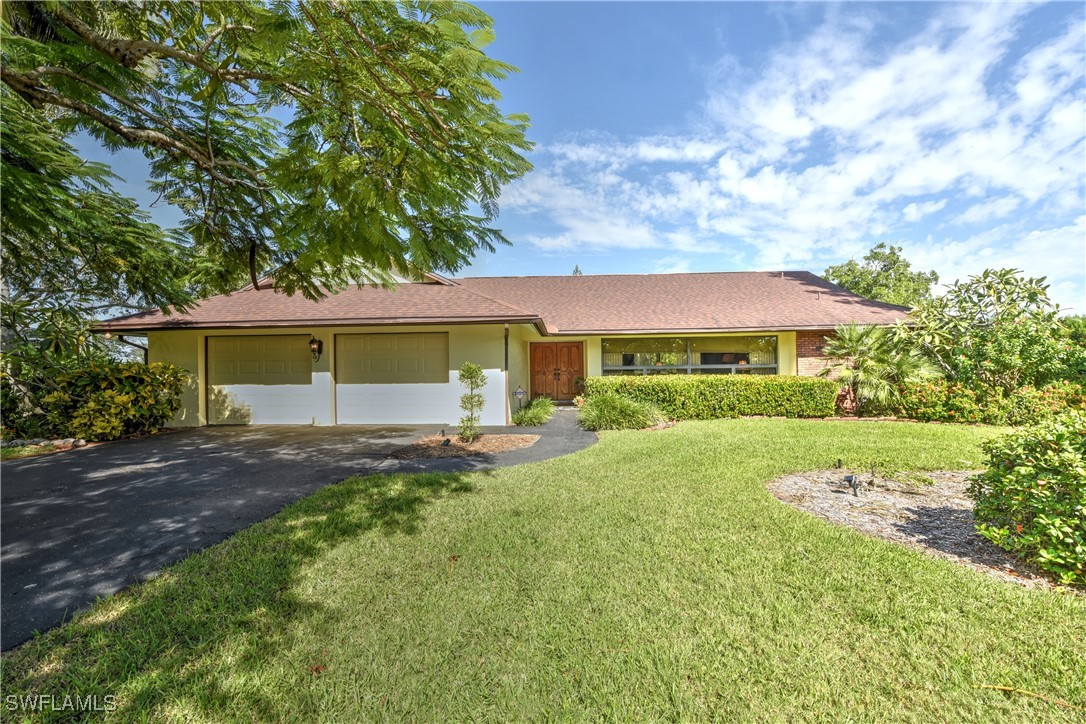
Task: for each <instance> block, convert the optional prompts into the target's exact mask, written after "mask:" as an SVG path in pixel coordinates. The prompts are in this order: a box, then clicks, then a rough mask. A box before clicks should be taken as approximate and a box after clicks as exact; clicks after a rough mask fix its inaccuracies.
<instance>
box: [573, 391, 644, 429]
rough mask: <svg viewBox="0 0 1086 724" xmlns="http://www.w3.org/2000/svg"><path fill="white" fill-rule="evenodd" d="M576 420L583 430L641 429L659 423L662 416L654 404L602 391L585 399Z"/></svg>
mask: <svg viewBox="0 0 1086 724" xmlns="http://www.w3.org/2000/svg"><path fill="white" fill-rule="evenodd" d="M578 420H579V421H580V423H581V427H583V428H584V429H585V430H643V429H645V428H646V427H652V426H653V425H658V424H660V423H661V422H663V421H664V416H663V414H662V413H661V412H660V410H659V409H657V408H656V406H655V405H650V404H649V403H647V402H640V401H638V400H633V399H630V398H629V397H626V396H624V395H616V394H613V393H603V394H595V395H592V396H591V397H589V398H588V399H587V400H586V401H585V403H584V405H582V406H581V411H580V413H579V417H578Z"/></svg>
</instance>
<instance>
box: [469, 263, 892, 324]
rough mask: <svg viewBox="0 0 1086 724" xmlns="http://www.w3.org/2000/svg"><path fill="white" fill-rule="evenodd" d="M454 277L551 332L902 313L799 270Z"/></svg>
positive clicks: (877, 319) (862, 318) (829, 320)
mask: <svg viewBox="0 0 1086 724" xmlns="http://www.w3.org/2000/svg"><path fill="white" fill-rule="evenodd" d="M457 281H458V283H459V284H460V286H461V287H463V288H465V289H470V290H472V291H475V292H480V293H482V294H485V295H487V296H488V297H490V298H492V299H500V300H502V301H503V302H505V303H507V304H512V305H514V306H516V307H519V308H521V309H528V310H531V311H532V312H534V313H536V314H538V315H539V316H540V317H542V318H543V321H544V323H545V324H546V327H547V330H548V332H551V333H553V334H573V333H578V332H579V333H585V332H603V333H608V332H624V333H630V332H672V331H676V332H677V331H687V332H690V331H700V330H721V331H725V330H727V331H742V330H761V329H764V330H781V329H830V328H833V327H834V326H836V325H838V324H846V323H848V322H861V323H867V324H892V323H894V322H895V321H896V320H898V319H901V318H903V317H904V316H905V315H906V314H907V312H908V308H906V307H899V306H896V305H893V304H885V303H883V302H875V301H872V300H870V299H864V298H863V297H861V296H858V295H856V294H853V293H852V292H849V291H848V290H846V289H843V288H842V287H839V286H837V285H836V284H831V283H830V282H828V281H826V280H825V279H822V278H821V277H818V276H815V275H814V274H811V273H810V272H805V271H791V272H710V273H701V274H603V275H598V276H561V277H469V278H466V279H458V280H457Z"/></svg>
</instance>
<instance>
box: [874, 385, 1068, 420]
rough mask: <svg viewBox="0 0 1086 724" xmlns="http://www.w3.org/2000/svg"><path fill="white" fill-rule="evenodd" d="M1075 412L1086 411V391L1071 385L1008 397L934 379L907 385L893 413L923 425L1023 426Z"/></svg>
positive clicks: (1027, 389) (1024, 390)
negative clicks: (943, 423) (944, 423)
mask: <svg viewBox="0 0 1086 724" xmlns="http://www.w3.org/2000/svg"><path fill="white" fill-rule="evenodd" d="M1074 409H1086V390H1084V389H1083V387H1082V386H1081V385H1076V384H1074V383H1071V382H1056V383H1053V384H1051V385H1047V386H1045V387H1041V388H1034V387H1023V388H1021V389H1019V390H1016V391H1015V392H1013V393H1011V394H1010V395H1009V396H1008V395H1004V393H1003V391H1002V390H999V389H994V390H984V389H975V388H973V387H969V386H966V385H963V384H960V383H957V382H949V381H947V380H941V379H933V380H925V381H922V382H915V383H911V384H906V385H903V386H902V388H901V390H900V393H899V395H898V401H897V403H896V404H895V405H894V406H893V407H892V408H891V411H892V412H893V413H894V414H895V415H897V416H899V417H906V418H909V419H911V420H920V421H921V422H967V423H983V424H987V425H1022V424H1028V423H1034V422H1040V421H1042V420H1045V419H1048V418H1050V417H1053V416H1054V415H1057V414H1060V413H1063V412H1067V411H1069V410H1074Z"/></svg>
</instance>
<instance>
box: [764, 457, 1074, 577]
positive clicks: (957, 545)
mask: <svg viewBox="0 0 1086 724" xmlns="http://www.w3.org/2000/svg"><path fill="white" fill-rule="evenodd" d="M847 472H853V471H850V470H819V471H815V472H810V473H800V474H796V475H786V476H784V477H782V478H778V479H776V480H774V481H772V482H770V483H769V485H768V487H769V491H770V492H771V493H773V495H775V496H776V497H777V498H778V499H779V500H782V501H783V502H785V503H788V504H789V505H792V506H794V507H796V508H799V509H800V510H803V511H806V512H808V513H811V514H813V515H817V516H818V517H820V518H824V519H825V520H828V521H830V522H832V523H837V524H840V525H847V526H849V527H851V528H855V529H856V530H858V531H860V532H861V533H865V534H867V535H870V536H874V537H876V538H882V539H883V540H888V541H893V542H894V543H900V544H901V545H904V546H908V547H909V548H913V549H916V550H920V551H923V552H925V553H928V554H930V555H934V556H938V557H940V558H945V559H947V560H951V561H954V562H955V563H959V564H961V565H965V566H969V567H970V568H972V569H974V570H977V571H981V572H982V573H986V574H988V575H990V576H994V577H996V578H999V579H1001V580H1004V581H1010V582H1013V583H1017V584H1019V585H1022V586H1028V587H1031V588H1057V589H1060V590H1064V591H1071V590H1073V589H1070V588H1068V587H1066V586H1060V585H1059V584H1057V583H1055V582H1053V581H1051V580H1050V579H1048V578H1046V577H1045V576H1044V574H1043V572H1041V571H1040V570H1039V569H1037V568H1035V567H1034V566H1031V565H1030V564H1028V563H1025V562H1023V561H1021V560H1019V559H1018V558H1015V557H1014V556H1012V555H1011V554H1010V553H1008V552H1006V551H1004V550H1003V549H1001V548H999V547H997V546H996V545H994V544H993V543H991V542H989V541H988V540H986V539H985V538H982V537H981V536H980V535H978V534H977V532H976V530H975V529H974V527H973V502H972V501H971V500H970V499H969V498H968V496H966V494H965V491H966V488H967V486H968V479H969V477H970V476H972V475H974V474H975V473H974V472H970V471H944V470H940V471H935V472H927V473H923V475H924V476H926V478H928V479H930V481H931V484H926V481H917V480H910V479H907V478H902V479H893V478H883V477H878V476H876V477H875V478H874V483H873V484H872V482H871V481H872V477H871V474H870V473H867V472H860V473H858V475H859V479H860V481H861V482H862V485H861V487H860V490H859V494H858V495H856V496H854V495H853V492H852V489H851V488H850V487H849V486H848V485H846V484H845V483H844V474H845V473H847Z"/></svg>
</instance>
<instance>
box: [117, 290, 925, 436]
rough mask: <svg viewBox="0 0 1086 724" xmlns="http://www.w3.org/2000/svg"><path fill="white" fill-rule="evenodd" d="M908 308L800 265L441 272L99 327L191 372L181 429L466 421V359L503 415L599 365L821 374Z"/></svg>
mask: <svg viewBox="0 0 1086 724" xmlns="http://www.w3.org/2000/svg"><path fill="white" fill-rule="evenodd" d="M907 312H908V310H907V309H906V308H905V307H899V306H895V305H892V304H885V303H882V302H876V301H872V300H869V299H864V298H863V297H860V296H857V295H856V294H853V293H851V292H849V291H847V290H845V289H843V288H841V287H839V286H836V285H834V284H831V283H830V282H828V281H826V280H824V279H821V278H820V277H817V276H815V275H814V274H811V273H809V272H802V271H799V272H797V271H786V272H721V273H700V274H698V273H696V274H630V275H599V276H549V277H548V276H534V277H474V278H462V279H447V278H444V277H441V276H438V275H434V274H430V275H426V276H425V278H423V279H422V280H421V281H416V282H409V281H402V283H400V284H399V285H398V286H397V287H396V288H395V289H386V288H380V287H374V286H351V287H348V288H347V289H345V290H343V291H340V292H337V293H334V294H329V295H328V296H327V297H325V298H324V299H321V300H320V301H312V300H308V299H305V298H304V297H302V296H300V295H299V296H287V295H285V294H281V293H279V292H276V291H274V290H273V289H270V288H260V289H256V288H253V287H251V286H250V287H247V288H245V289H243V290H241V291H238V292H235V293H233V294H224V295H220V296H216V297H211V298H210V299H206V300H204V301H202V302H201V303H200V304H199V305H197V306H196V307H195V308H193V309H192V310H191V311H189V312H188V313H184V314H179V313H174V314H163V313H161V312H159V311H153V312H143V313H139V314H132V315H129V316H125V317H119V318H116V319H112V320H109V321H106V322H102V323H100V324H99V325H98V326H97V328H96V329H97V331H99V332H102V333H110V334H114V335H126V334H140V335H146V336H147V340H148V360H149V361H151V362H170V363H173V364H175V365H177V366H179V367H182V368H184V369H186V370H188V371H189V373H190V375H191V376H190V381H189V385H188V387H187V388H186V390H185V392H184V396H183V407H182V409H181V411H180V412H179V413H178V416H177V419H175V420H174V421H173V424H175V425H179V426H195V425H218V424H246V423H253V424H314V425H336V424H340V425H342V424H371V423H379V424H392V423H440V424H455V421H456V420H457V419H459V417H460V415H461V412H460V409H459V399H460V395H461V394H462V392H463V390H462V388H461V387H460V385H459V383H458V382H457V370H458V369H459V367H460V365H461V364H462V363H464V362H467V361H470V362H475V363H477V364H480V365H482V367H483V368H484V370H485V372H486V376H487V383H486V386H485V388H484V389H483V390H482V392H483V395H484V396H485V399H486V404H485V407H484V409H483V411H482V423H483V424H484V425H504V424H507V423H508V422H509V420H510V415H511V412H512V411H514V410H516V408H517V405H518V404H519V403H520V402H521V400H522V396H525V397H531V398H534V397H538V396H541V395H546V396H548V397H551V398H554V399H556V400H559V401H564V400H571V399H572V398H573V397H574V396H576V395H577V394H578V391H579V384H580V381H581V380H582V379H583V378H584V377H588V376H594V375H617V374H657V373H678V374H780V375H813V374H816V373H817V372H818V371H819V370H820V369H822V367H823V366H824V363H823V358H822V357H821V352H822V345H823V343H824V340H825V336H826V335H827V334H829V333H830V332H831V331H832V330H833V328H834V327H835V326H836V325H839V324H844V323H848V322H861V323H872V324H880V325H886V324H893V323H894V322H895V321H897V320H898V319H902V318H904V316H905V315H906V314H907ZM518 391H522V392H521V395H522V396H518V394H517V393H518ZM525 393H526V395H525Z"/></svg>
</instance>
